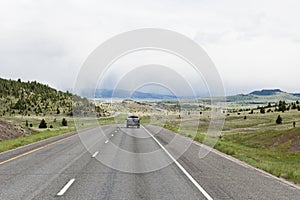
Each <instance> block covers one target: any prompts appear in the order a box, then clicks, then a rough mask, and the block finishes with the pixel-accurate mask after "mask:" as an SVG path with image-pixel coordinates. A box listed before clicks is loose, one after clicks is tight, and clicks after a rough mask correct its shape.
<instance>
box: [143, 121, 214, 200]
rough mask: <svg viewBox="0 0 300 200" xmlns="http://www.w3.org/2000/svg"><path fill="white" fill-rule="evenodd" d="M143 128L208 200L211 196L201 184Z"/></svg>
mask: <svg viewBox="0 0 300 200" xmlns="http://www.w3.org/2000/svg"><path fill="white" fill-rule="evenodd" d="M142 127H143V129H144V130H145V131H146V132H147V133H148V134H149V135H150V136H151V137H152V138H153V140H154V141H155V142H156V143H157V144H158V145H159V146H160V147H161V148H162V149H163V150H164V152H165V153H166V154H167V155H168V156H169V157H170V158H171V159H172V161H173V162H174V163H175V164H176V165H177V167H178V168H179V169H180V170H181V171H182V172H183V173H184V174H185V175H186V176H187V177H188V179H189V180H190V181H191V182H192V183H193V184H194V185H195V186H196V187H197V189H198V190H199V191H200V192H201V193H202V194H203V195H204V196H205V197H206V199H208V200H213V198H212V197H211V196H210V195H209V194H208V193H207V192H206V191H205V190H204V189H203V188H202V187H201V185H200V184H199V183H198V182H197V181H196V180H195V179H194V178H193V177H192V176H191V175H190V174H189V173H188V172H187V171H186V170H185V169H184V167H183V166H182V165H181V164H180V163H179V162H178V161H177V160H176V159H175V158H174V157H173V156H172V155H171V154H170V153H169V152H168V151H167V149H166V148H165V147H164V146H163V145H162V144H161V143H160V142H159V141H158V140H157V139H156V138H155V137H154V136H153V135H152V134H151V133H150V132H149V131H148V130H147V129H146V128H145V127H144V126H142Z"/></svg>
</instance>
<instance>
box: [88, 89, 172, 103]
mask: <svg viewBox="0 0 300 200" xmlns="http://www.w3.org/2000/svg"><path fill="white" fill-rule="evenodd" d="M82 95H83V96H85V97H88V98H133V99H166V100H168V99H177V97H176V96H175V95H167V94H157V93H146V92H138V91H135V92H133V93H131V92H130V91H127V90H109V89H97V90H96V92H88V91H86V92H85V93H84V94H82Z"/></svg>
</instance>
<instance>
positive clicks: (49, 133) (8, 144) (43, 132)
mask: <svg viewBox="0 0 300 200" xmlns="http://www.w3.org/2000/svg"><path fill="white" fill-rule="evenodd" d="M63 118H66V119H67V121H68V126H62V125H61V120H62V119H63ZM2 119H3V120H6V121H9V122H11V123H15V124H20V125H21V126H22V127H25V124H26V120H27V121H28V124H32V125H33V127H32V128H30V127H28V128H29V129H30V130H31V131H32V133H31V134H30V135H26V136H23V137H19V138H13V139H9V140H3V141H0V153H1V152H4V151H8V150H11V149H15V148H17V147H20V146H24V145H27V144H31V143H34V142H38V141H41V140H45V139H48V138H51V137H55V136H58V135H62V134H65V133H69V132H73V131H76V129H77V128H87V127H91V126H96V125H106V124H113V123H123V122H124V119H125V116H124V115H119V116H117V117H113V118H103V119H99V120H82V121H81V119H76V120H78V122H79V123H76V125H77V126H76V127H75V122H74V119H73V118H71V117H63V116H61V117H57V116H44V117H21V116H14V117H6V118H2ZM42 119H45V120H46V122H47V125H48V128H46V129H39V128H38V125H39V123H40V121H41V120H42ZM54 119H56V122H54ZM50 125H52V126H53V128H49V127H50Z"/></svg>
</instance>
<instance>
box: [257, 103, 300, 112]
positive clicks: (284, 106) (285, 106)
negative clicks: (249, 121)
mask: <svg viewBox="0 0 300 200" xmlns="http://www.w3.org/2000/svg"><path fill="white" fill-rule="evenodd" d="M272 107H274V111H275V112H285V111H289V110H296V109H297V110H298V111H300V103H299V101H298V100H297V101H296V102H291V103H286V102H285V101H279V102H278V103H275V104H274V105H272V104H271V103H269V104H268V105H267V106H263V107H261V106H258V107H257V109H259V110H260V113H262V114H264V113H265V112H266V109H267V112H272V109H271V108H272Z"/></svg>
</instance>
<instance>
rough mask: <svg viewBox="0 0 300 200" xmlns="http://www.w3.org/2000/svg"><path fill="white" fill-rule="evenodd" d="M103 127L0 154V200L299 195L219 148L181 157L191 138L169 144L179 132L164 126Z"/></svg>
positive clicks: (195, 147)
mask: <svg viewBox="0 0 300 200" xmlns="http://www.w3.org/2000/svg"><path fill="white" fill-rule="evenodd" d="M103 130H104V135H103V134H101V133H100V132H99V128H97V127H95V128H89V129H86V130H84V131H82V132H81V134H80V137H79V136H78V134H76V133H70V134H67V135H64V136H59V137H56V138H51V139H49V140H46V141H42V142H38V143H35V144H33V145H28V146H25V147H22V148H18V149H16V150H13V151H8V152H5V153H2V154H0V199H1V200H5V199H13V200H16V199H129V200H131V199H180V200H182V199H268V200H269V199H272V200H274V199H289V200H291V199H300V190H299V188H298V187H297V186H293V185H292V184H288V183H287V182H284V181H282V180H279V179H277V178H276V177H273V176H271V175H268V174H267V173H264V172H261V171H259V170H256V169H254V168H252V167H250V166H248V165H246V164H243V163H242V162H239V161H236V160H235V159H232V158H230V157H229V156H226V155H223V154H221V153H219V152H217V151H215V150H214V151H212V152H210V153H209V154H208V155H207V156H206V157H204V158H199V156H198V155H199V149H200V145H199V144H197V143H195V142H193V143H192V144H191V145H190V146H189V148H188V149H187V150H186V151H184V153H183V154H182V155H181V153H180V151H182V147H183V146H185V144H188V142H191V141H190V140H189V139H188V138H184V137H179V139H178V140H177V142H175V143H173V145H170V146H168V144H171V143H172V142H171V141H176V139H175V138H176V137H175V134H174V133H172V132H170V131H167V130H165V129H160V128H158V127H155V126H151V125H148V126H145V127H141V128H140V129H137V128H125V127H124V125H109V126H104V127H103ZM152 136H153V137H152ZM82 141H84V144H83V143H82ZM87 149H88V150H87ZM153 152H156V153H154V154H153ZM151 153H152V154H151ZM177 158H178V159H177ZM175 160H177V161H175Z"/></svg>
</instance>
